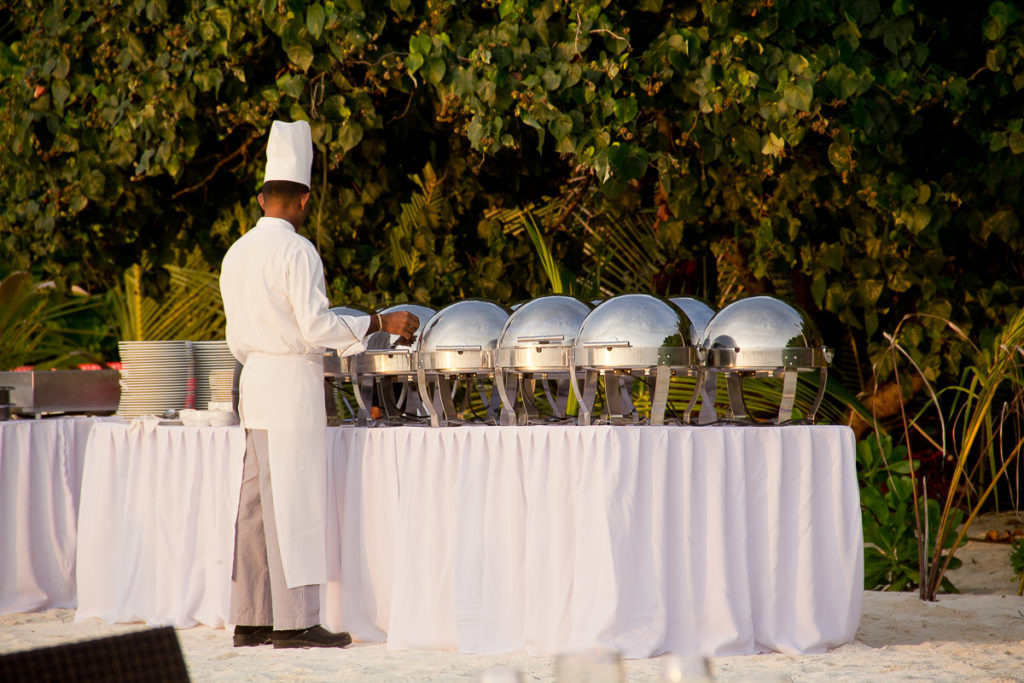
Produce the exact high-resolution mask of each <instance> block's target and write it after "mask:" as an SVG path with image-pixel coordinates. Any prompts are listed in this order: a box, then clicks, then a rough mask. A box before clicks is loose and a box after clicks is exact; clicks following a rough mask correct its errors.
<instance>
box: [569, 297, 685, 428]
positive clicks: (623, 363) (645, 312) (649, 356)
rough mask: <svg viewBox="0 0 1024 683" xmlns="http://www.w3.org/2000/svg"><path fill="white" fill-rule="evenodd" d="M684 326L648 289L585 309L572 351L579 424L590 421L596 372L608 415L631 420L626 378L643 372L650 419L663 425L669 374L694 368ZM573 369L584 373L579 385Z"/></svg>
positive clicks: (680, 313)
mask: <svg viewBox="0 0 1024 683" xmlns="http://www.w3.org/2000/svg"><path fill="white" fill-rule="evenodd" d="M690 327H691V323H690V320H689V319H688V318H687V317H686V314H685V313H684V312H683V311H682V309H680V308H679V307H677V306H675V305H674V304H671V303H669V302H667V301H664V300H662V299H659V298H657V297H653V296H650V295H648V294H626V295H623V296H617V297H614V298H612V299H608V300H607V301H605V302H604V303H602V304H601V305H599V306H598V307H597V308H595V309H594V310H593V311H591V313H590V314H589V315H588V316H587V318H586V320H584V321H583V324H582V325H581V326H580V330H579V333H578V334H577V337H576V345H575V347H574V350H573V359H574V367H575V370H576V372H573V373H572V374H571V380H572V386H573V391H574V393H575V394H576V398H577V400H578V401H579V404H580V414H579V424H581V425H587V424H590V420H591V412H592V410H593V406H594V400H595V398H596V395H597V385H598V378H599V377H600V376H603V377H604V381H605V411H606V413H607V415H606V417H607V419H608V420H610V421H611V422H627V421H634V422H635V421H637V419H638V418H639V416H638V414H637V412H636V409H635V407H634V406H633V402H632V398H631V395H632V379H633V378H634V377H648V378H649V380H648V383H649V384H650V385H651V423H652V424H663V423H664V419H665V405H666V403H667V400H668V389H669V380H670V378H671V376H672V375H673V374H685V375H698V374H699V373H700V363H699V359H698V357H697V353H696V349H695V347H694V346H693V345H692V344H691V342H690V341H689V338H690ZM577 373H581V374H583V375H584V377H585V380H584V385H583V388H582V390H581V388H580V386H579V380H578V378H577Z"/></svg>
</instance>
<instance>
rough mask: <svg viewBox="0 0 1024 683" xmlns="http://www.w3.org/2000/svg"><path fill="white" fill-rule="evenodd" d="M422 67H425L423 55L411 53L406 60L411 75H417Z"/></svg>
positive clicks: (406, 66)
mask: <svg viewBox="0 0 1024 683" xmlns="http://www.w3.org/2000/svg"><path fill="white" fill-rule="evenodd" d="M421 66H423V55H421V54H420V53H418V52H413V53H410V54H409V58H408V59H406V60H405V68H406V69H408V71H409V73H410V74H414V73H416V72H417V71H418V70H419V68H420V67H421Z"/></svg>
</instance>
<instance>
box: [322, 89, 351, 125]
mask: <svg viewBox="0 0 1024 683" xmlns="http://www.w3.org/2000/svg"><path fill="white" fill-rule="evenodd" d="M323 111H324V114H326V115H327V116H328V117H329V118H332V119H334V120H336V121H343V120H345V119H347V118H348V117H349V116H351V115H352V111H351V110H350V109H349V108H348V107H347V106H345V98H344V97H343V96H342V95H331V96H330V97H328V98H327V100H326V101H325V102H324V106H323Z"/></svg>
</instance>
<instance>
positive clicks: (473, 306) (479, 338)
mask: <svg viewBox="0 0 1024 683" xmlns="http://www.w3.org/2000/svg"><path fill="white" fill-rule="evenodd" d="M506 320H508V311H506V310H505V308H504V307H502V306H499V305H498V304H496V303H493V302H491V301H483V300H481V299H466V300H465V301H458V302H456V303H454V304H451V305H449V306H446V307H445V308H442V309H441V310H440V311H438V312H437V313H435V314H434V317H433V318H431V319H430V322H428V323H427V324H426V326H425V327H423V328H421V329H422V330H423V332H422V333H421V334H420V349H421V350H423V351H438V350H443V349H445V348H459V347H461V348H477V349H493V348H494V347H495V346H497V345H498V338H499V337H500V336H501V329H502V327H504V325H505V321H506Z"/></svg>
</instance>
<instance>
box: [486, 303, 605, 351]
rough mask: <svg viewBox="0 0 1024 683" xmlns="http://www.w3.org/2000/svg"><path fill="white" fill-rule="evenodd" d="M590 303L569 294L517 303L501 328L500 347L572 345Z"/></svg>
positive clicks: (588, 310)
mask: <svg viewBox="0 0 1024 683" xmlns="http://www.w3.org/2000/svg"><path fill="white" fill-rule="evenodd" d="M589 313H590V306H588V305H586V304H585V303H583V302H582V301H580V300H579V299H576V298H574V297H571V296H562V295H554V296H542V297H540V298H538V299H534V300H533V301H529V302H527V303H525V304H523V305H522V306H520V307H519V308H518V309H516V311H515V312H514V313H513V314H512V315H511V316H509V318H508V320H507V321H506V322H505V325H504V327H503V328H502V330H501V336H500V337H499V340H498V347H499V348H514V347H517V346H533V345H537V344H557V345H560V346H572V345H573V344H574V343H575V342H576V333H577V332H579V329H580V325H582V324H583V321H584V320H585V319H586V317H587V315H588V314H589Z"/></svg>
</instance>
